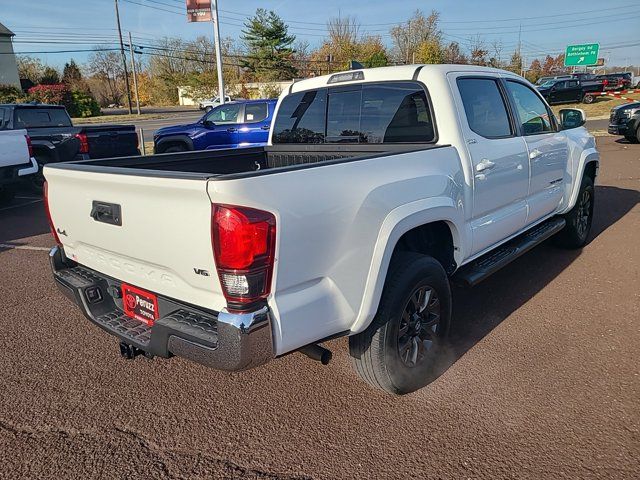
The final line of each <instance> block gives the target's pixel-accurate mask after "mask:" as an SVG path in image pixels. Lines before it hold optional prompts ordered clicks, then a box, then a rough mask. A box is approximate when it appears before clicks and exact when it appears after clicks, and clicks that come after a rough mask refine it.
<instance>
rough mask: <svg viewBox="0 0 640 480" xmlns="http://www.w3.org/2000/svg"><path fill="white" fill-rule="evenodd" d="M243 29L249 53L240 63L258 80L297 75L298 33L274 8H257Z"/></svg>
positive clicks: (285, 78)
mask: <svg viewBox="0 0 640 480" xmlns="http://www.w3.org/2000/svg"><path fill="white" fill-rule="evenodd" d="M244 27H245V28H244V29H243V30H242V40H243V41H244V44H245V47H246V49H247V56H246V58H245V59H242V60H241V65H242V66H243V67H244V68H246V69H248V70H249V71H250V72H252V73H253V74H254V75H255V77H256V78H257V79H258V80H267V81H270V80H289V79H292V78H294V77H295V76H296V74H297V71H296V68H295V66H294V58H293V49H292V48H291V46H292V45H293V43H294V42H295V39H296V37H295V35H290V34H289V27H288V26H287V25H286V24H285V23H284V21H283V20H282V19H281V18H280V17H279V16H278V15H277V14H276V13H275V12H273V11H267V10H265V9H263V8H259V9H258V10H256V14H255V16H253V17H252V18H250V19H249V20H248V21H247V22H246V23H245V24H244Z"/></svg>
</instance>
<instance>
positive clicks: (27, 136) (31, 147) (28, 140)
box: [24, 135, 33, 158]
mask: <svg viewBox="0 0 640 480" xmlns="http://www.w3.org/2000/svg"><path fill="white" fill-rule="evenodd" d="M24 138H25V140H26V141H27V148H28V149H29V158H32V157H33V145H32V144H31V137H30V136H29V135H25V136H24Z"/></svg>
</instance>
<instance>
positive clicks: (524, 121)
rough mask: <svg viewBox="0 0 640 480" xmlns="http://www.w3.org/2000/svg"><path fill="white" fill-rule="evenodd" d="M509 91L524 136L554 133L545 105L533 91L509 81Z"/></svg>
mask: <svg viewBox="0 0 640 480" xmlns="http://www.w3.org/2000/svg"><path fill="white" fill-rule="evenodd" d="M567 83H569V82H567ZM507 90H509V94H510V95H511V98H512V99H513V104H514V105H515V107H516V112H517V114H518V119H519V120H520V124H521V125H522V133H523V134H524V135H536V134H538V133H545V132H552V131H554V128H553V124H552V123H551V117H550V115H549V111H548V110H547V107H546V105H545V103H544V102H543V101H542V100H541V99H540V97H539V96H538V95H536V94H535V92H534V91H533V90H531V89H530V88H529V87H527V86H526V85H523V84H522V83H520V82H513V81H511V80H508V81H507Z"/></svg>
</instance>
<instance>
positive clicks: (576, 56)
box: [564, 43, 600, 67]
mask: <svg viewBox="0 0 640 480" xmlns="http://www.w3.org/2000/svg"><path fill="white" fill-rule="evenodd" d="M599 50H600V45H599V44H598V43H585V44H584V45H569V46H568V47H567V50H566V52H565V54H564V66H565V67H579V66H583V65H596V64H597V63H598V52H599Z"/></svg>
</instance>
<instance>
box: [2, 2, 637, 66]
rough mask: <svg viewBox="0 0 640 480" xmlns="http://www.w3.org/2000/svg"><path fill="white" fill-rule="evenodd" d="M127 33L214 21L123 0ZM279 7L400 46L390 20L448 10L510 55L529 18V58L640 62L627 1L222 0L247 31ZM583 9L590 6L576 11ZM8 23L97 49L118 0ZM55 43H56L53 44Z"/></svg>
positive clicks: (31, 48)
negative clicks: (568, 54)
mask: <svg viewBox="0 0 640 480" xmlns="http://www.w3.org/2000/svg"><path fill="white" fill-rule="evenodd" d="M119 1H120V14H121V20H122V27H123V30H124V33H125V34H126V33H127V32H129V31H131V32H132V34H133V36H134V43H136V44H145V43H147V44H151V43H152V42H153V41H154V39H157V38H159V37H162V36H165V35H167V36H180V37H183V38H186V39H191V38H194V37H196V36H198V35H211V34H212V25H211V24H210V23H201V24H193V23H191V24H190V23H187V21H186V16H185V15H184V14H183V13H181V12H183V11H184V1H181V0H119ZM259 7H262V8H267V9H272V10H274V11H276V13H278V14H279V15H280V16H281V17H282V18H283V19H284V20H285V21H287V22H288V24H289V26H290V31H291V32H292V33H294V34H295V35H296V36H297V37H298V39H304V40H307V41H308V42H309V43H310V44H311V46H312V47H313V46H317V45H318V44H319V43H320V41H321V39H322V37H323V35H324V34H325V33H326V27H325V23H326V20H327V19H328V18H330V17H332V16H337V15H338V14H341V15H343V16H346V15H352V16H355V17H356V18H357V20H358V21H359V22H360V23H361V25H362V27H361V32H363V33H365V32H368V33H371V34H375V35H380V36H381V37H382V40H383V42H384V43H386V44H388V45H390V44H391V42H390V37H389V28H390V26H391V24H393V23H394V22H397V23H400V22H403V21H405V20H406V19H407V18H408V17H409V16H410V15H411V14H412V12H413V11H414V10H416V9H422V10H423V11H424V12H425V13H428V12H429V11H430V10H431V9H435V10H437V11H439V12H440V14H441V20H442V22H441V27H442V30H443V32H444V35H445V39H446V40H447V41H451V40H456V41H458V42H460V43H461V45H462V46H464V45H465V44H468V43H469V38H470V37H472V36H475V35H478V34H480V35H481V36H482V38H483V39H484V40H485V42H486V43H487V44H491V43H493V42H494V41H499V42H501V44H502V46H503V51H504V53H503V56H504V57H505V58H507V57H508V55H509V54H510V53H511V52H512V51H513V50H514V48H515V47H516V45H517V42H518V32H519V30H520V25H522V34H521V39H522V51H523V55H524V57H525V61H526V62H527V64H528V63H530V61H531V60H532V59H533V58H535V57H544V53H545V52H549V53H554V54H557V53H560V52H561V51H563V50H564V48H565V47H566V45H568V44H577V43H590V42H594V43H596V42H597V43H600V45H601V53H600V56H601V57H605V58H607V59H608V64H609V65H629V64H635V65H638V66H640V31H639V30H638V25H640V2H639V1H638V0H635V2H634V1H631V0H626V1H625V0H619V1H615V0H614V1H608V2H602V1H599V0H579V1H577V2H565V3H561V2H557V1H556V0H537V1H531V0H528V1H524V0H512V1H499V0H484V1H476V0H473V1H472V0H456V1H454V2H452V1H449V0H434V1H430V2H426V1H419V0H394V1H373V0H369V1H363V0H347V1H344V0H343V1H340V0H323V1H303V0H275V1H253V0H244V1H238V0H236V1H230V0H219V8H220V9H221V16H222V25H221V29H222V32H221V33H222V35H223V36H224V37H227V36H229V37H234V38H239V36H240V31H241V28H242V27H241V24H242V23H243V21H244V20H243V19H246V15H249V14H252V13H253V12H255V9H256V8H259ZM574 11H580V12H581V13H572V12H574ZM0 23H3V24H5V25H6V26H7V27H9V28H10V29H11V30H13V31H14V32H15V33H16V36H15V37H14V42H15V43H14V48H15V50H16V51H17V52H18V53H20V52H43V51H46V52H52V51H60V50H65V51H69V50H90V49H91V48H92V46H93V45H95V44H98V43H100V44H111V45H113V46H114V47H115V46H116V44H115V41H116V37H115V33H116V32H115V30H114V29H115V14H114V2H113V0H84V1H79V0H29V1H18V0H0ZM51 42H55V43H51ZM34 55H35V56H40V57H41V58H43V60H45V61H46V62H48V63H51V64H54V65H62V64H64V62H65V61H68V60H69V58H72V57H73V58H75V59H76V60H78V61H84V60H85V59H86V57H87V55H88V53H86V52H64V53H46V54H40V53H38V54H34Z"/></svg>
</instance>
